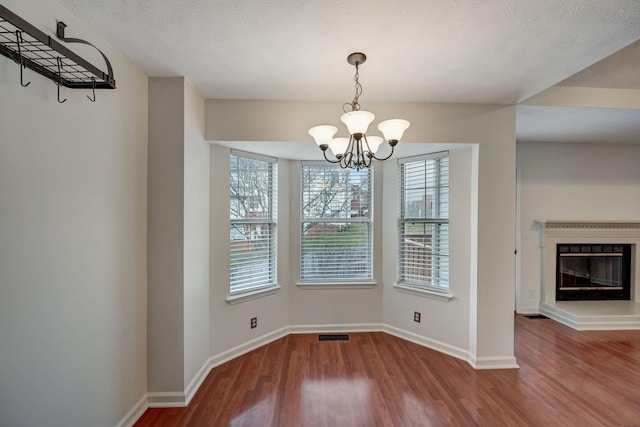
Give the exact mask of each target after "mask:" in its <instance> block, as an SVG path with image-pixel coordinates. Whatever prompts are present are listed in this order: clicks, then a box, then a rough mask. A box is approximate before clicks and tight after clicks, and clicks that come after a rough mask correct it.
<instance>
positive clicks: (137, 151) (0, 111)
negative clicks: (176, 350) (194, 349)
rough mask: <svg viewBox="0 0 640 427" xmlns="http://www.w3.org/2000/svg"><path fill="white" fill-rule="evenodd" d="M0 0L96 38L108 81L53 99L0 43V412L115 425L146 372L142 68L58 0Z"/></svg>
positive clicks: (17, 421) (9, 421)
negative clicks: (109, 70)
mask: <svg viewBox="0 0 640 427" xmlns="http://www.w3.org/2000/svg"><path fill="white" fill-rule="evenodd" d="M2 3H3V5H4V6H6V7H7V8H9V9H10V10H11V11H13V12H14V13H17V14H18V15H20V16H21V17H22V18H24V19H26V20H27V21H29V22H30V23H31V24H33V25H35V26H36V27H38V28H40V29H43V30H45V31H47V32H49V33H51V34H53V33H54V32H55V20H56V19H59V20H64V21H65V22H66V23H67V24H68V26H69V28H72V29H73V35H74V36H75V37H79V38H82V39H87V40H90V41H92V42H94V43H95V44H97V45H98V46H99V47H100V48H101V49H103V50H104V52H105V53H106V55H107V56H108V57H109V59H110V60H111V63H112V64H113V69H114V70H115V77H116V80H117V85H118V88H117V89H115V90H97V91H96V95H97V102H95V103H91V102H89V100H87V98H86V96H85V95H89V94H90V91H87V90H71V89H66V88H62V89H61V90H62V96H63V97H65V98H67V101H66V102H65V103H64V104H59V103H58V102H57V100H56V98H57V97H56V85H55V84H54V83H53V82H52V81H51V80H49V79H45V78H44V77H42V76H40V75H38V74H36V73H34V72H32V71H30V70H26V71H25V77H26V79H27V80H28V81H31V85H30V86H28V87H26V88H22V87H20V77H19V68H18V65H17V64H16V63H14V62H12V61H10V60H8V59H7V58H6V57H4V56H2V57H0V93H1V94H2V95H1V96H0V424H1V425H3V426H61V427H70V426H113V425H115V424H116V423H118V422H119V420H121V419H122V418H123V417H124V416H125V414H126V413H127V412H128V411H129V410H131V409H132V408H134V407H136V404H137V403H141V399H143V398H144V396H145V393H146V384H147V381H146V380H147V378H146V371H147V369H146V365H147V362H146V360H147V353H146V256H147V253H146V214H147V206H146V200H147V195H146V190H147V188H146V184H147V181H146V179H147V176H146V168H147V78H146V76H145V75H144V74H143V73H141V72H140V71H139V70H138V69H137V68H136V67H134V66H133V65H132V64H131V63H130V62H129V61H128V60H127V59H126V58H124V57H123V56H121V55H120V54H119V53H118V52H116V51H114V50H113V49H111V48H110V47H109V45H108V44H106V43H104V42H103V41H102V40H100V39H99V38H98V37H97V35H96V34H94V33H93V32H92V31H91V30H90V29H89V28H87V27H85V26H84V25H83V24H82V23H81V22H78V21H77V20H76V19H75V18H74V17H73V16H72V15H70V14H68V13H67V12H66V11H65V10H64V9H62V8H60V7H59V6H58V4H57V3H55V2H49V1H47V2H42V1H41V2H25V1H24V0H5V1H3V2H2ZM91 51H92V49H89V48H85V49H82V52H81V55H83V56H87V57H88V59H89V60H90V61H92V62H93V63H95V64H97V65H98V66H99V67H104V65H103V64H104V62H103V61H102V59H101V57H100V56H99V55H93V54H92V53H91ZM85 52H89V53H87V54H86V55H85ZM96 56H97V58H96Z"/></svg>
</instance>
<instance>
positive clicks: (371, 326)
mask: <svg viewBox="0 0 640 427" xmlns="http://www.w3.org/2000/svg"><path fill="white" fill-rule="evenodd" d="M381 331H382V324H381V323H350V324H345V325H292V326H290V327H289V333H291V334H321V333H326V332H381Z"/></svg>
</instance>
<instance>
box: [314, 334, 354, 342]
mask: <svg viewBox="0 0 640 427" xmlns="http://www.w3.org/2000/svg"><path fill="white" fill-rule="evenodd" d="M318 340H320V341H349V335H347V334H320V335H318Z"/></svg>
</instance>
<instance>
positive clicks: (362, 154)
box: [309, 52, 409, 170]
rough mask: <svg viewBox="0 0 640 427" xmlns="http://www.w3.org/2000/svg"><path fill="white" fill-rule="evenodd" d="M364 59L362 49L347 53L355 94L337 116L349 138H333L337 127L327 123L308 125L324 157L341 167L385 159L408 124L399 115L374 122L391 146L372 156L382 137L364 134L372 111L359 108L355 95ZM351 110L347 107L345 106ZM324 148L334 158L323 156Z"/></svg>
mask: <svg viewBox="0 0 640 427" xmlns="http://www.w3.org/2000/svg"><path fill="white" fill-rule="evenodd" d="M366 60H367V56H366V55H365V54H364V53H360V52H355V53H352V54H351V55H349V56H348V57H347V62H348V63H349V64H351V65H353V66H355V67H356V74H355V76H354V78H353V80H354V81H355V82H356V94H355V96H354V97H353V101H351V103H348V102H347V103H345V104H344V105H343V107H342V109H343V110H344V111H345V113H344V114H343V115H342V116H341V117H340V120H342V122H343V123H344V124H345V125H347V130H348V131H349V138H334V137H333V136H334V135H335V134H336V132H338V128H337V127H335V126H331V125H321V126H314V127H312V128H311V129H309V135H311V136H312V137H313V139H314V140H315V141H316V144H318V146H319V147H320V149H321V150H322V153H323V154H324V158H325V160H326V161H328V162H329V163H337V164H339V165H340V167H341V168H343V169H346V168H350V169H356V170H360V169H363V168H368V167H370V166H371V162H372V161H373V159H376V160H387V159H388V158H390V157H391V156H392V155H393V149H394V147H395V146H396V145H397V144H398V142H399V141H400V138H402V135H403V134H404V131H405V130H406V129H407V128H408V127H409V122H408V121H406V120H402V119H391V120H385V121H383V122H380V124H378V130H379V131H380V132H382V135H383V136H384V139H385V140H386V141H387V143H388V144H389V146H390V147H391V153H389V155H388V156H386V157H382V158H380V157H376V152H377V151H378V148H379V147H380V145H381V144H382V141H383V139H382V137H379V136H371V135H369V136H367V129H368V128H369V125H370V124H371V122H373V120H374V119H375V117H376V116H375V115H374V114H373V113H371V112H369V111H364V110H360V104H359V103H358V98H360V95H362V85H361V84H360V75H359V68H360V65H362V64H363V63H364V62H365V61H366ZM349 107H350V108H351V111H347V108H349ZM327 148H329V149H331V152H332V153H333V155H334V156H335V160H332V159H330V158H329V157H327Z"/></svg>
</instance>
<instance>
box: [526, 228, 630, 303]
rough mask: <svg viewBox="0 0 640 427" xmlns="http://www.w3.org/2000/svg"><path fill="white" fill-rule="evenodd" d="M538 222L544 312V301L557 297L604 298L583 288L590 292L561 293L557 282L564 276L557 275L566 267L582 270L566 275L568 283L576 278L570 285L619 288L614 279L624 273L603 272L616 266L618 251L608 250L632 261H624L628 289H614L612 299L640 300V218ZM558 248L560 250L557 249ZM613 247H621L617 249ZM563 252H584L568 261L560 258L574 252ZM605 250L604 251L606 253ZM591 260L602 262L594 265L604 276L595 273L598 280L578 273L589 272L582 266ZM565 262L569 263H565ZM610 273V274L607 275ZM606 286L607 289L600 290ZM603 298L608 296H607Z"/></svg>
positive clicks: (551, 301)
mask: <svg viewBox="0 0 640 427" xmlns="http://www.w3.org/2000/svg"><path fill="white" fill-rule="evenodd" d="M536 223H538V224H539V225H540V261H541V263H540V264H541V280H540V282H541V283H540V297H541V298H540V308H541V312H544V311H545V310H544V305H545V304H549V305H555V303H556V301H563V300H575V299H589V300H593V299H601V298H599V296H596V295H595V293H589V291H587V290H584V291H583V292H587V296H584V298H572V297H569V298H565V297H559V295H558V289H557V286H556V285H557V283H558V282H559V281H561V280H562V278H561V277H560V278H559V277H558V276H559V275H560V274H561V273H560V272H561V271H562V269H563V268H564V270H565V273H570V271H569V270H572V269H573V270H576V269H577V270H579V271H578V272H577V274H574V276H576V277H575V278H574V279H571V278H570V274H568V275H567V276H565V278H564V280H565V284H567V282H566V280H574V283H573V285H575V286H567V287H569V288H580V289H582V288H588V287H592V288H606V287H609V288H619V287H620V286H618V285H617V284H616V283H615V282H620V281H621V280H622V277H621V276H620V277H618V276H615V277H614V276H612V274H609V273H604V270H606V269H607V268H610V267H613V264H615V263H617V262H618V260H617V259H615V258H613V257H617V256H618V255H607V254H619V253H626V254H627V259H628V261H625V262H628V264H629V265H628V267H627V266H625V265H622V267H624V268H626V269H627V271H628V273H626V274H628V285H627V288H628V290H623V292H622V294H620V293H619V292H618V291H620V290H619V289H615V291H616V292H618V295H617V296H616V295H614V296H611V295H610V297H611V298H610V299H618V300H619V299H628V300H630V301H635V302H640V292H638V286H639V285H640V277H639V275H640V271H639V270H640V268H639V267H640V253H639V251H638V248H640V221H568V220H537V221H536ZM558 249H561V250H560V251H558ZM614 249H621V250H619V251H614ZM583 251H584V252H583ZM603 251H604V252H603ZM563 252H564V254H565V255H566V254H572V253H573V254H580V255H585V256H583V257H582V260H581V261H576V260H571V261H566V262H565V261H564V260H563V259H561V258H571V256H564V257H561V256H560V255H562V253H563ZM586 254H588V255H586ZM602 254H605V255H604V256H603V255H602ZM598 257H602V259H597V258H598ZM576 259H578V258H576ZM589 262H591V263H592V264H594V263H595V264H596V265H599V266H596V267H595V268H596V269H600V270H601V271H599V272H598V274H599V275H600V276H603V277H596V278H595V281H592V280H591V279H589V280H588V281H587V278H586V277H583V278H580V277H579V276H586V275H587V274H584V272H583V271H580V270H581V268H582V267H584V266H585V265H586V264H588V263H589ZM562 264H566V265H564V267H563V265H562ZM607 274H609V275H608V276H607ZM621 274H622V273H621ZM598 285H600V286H598ZM574 290H575V289H574ZM603 290H608V289H601V290H599V291H603ZM609 290H611V289H609ZM627 293H628V296H627ZM574 294H575V292H574ZM604 299H608V297H605V298H604Z"/></svg>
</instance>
